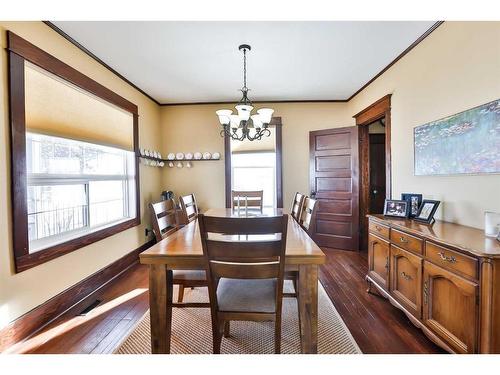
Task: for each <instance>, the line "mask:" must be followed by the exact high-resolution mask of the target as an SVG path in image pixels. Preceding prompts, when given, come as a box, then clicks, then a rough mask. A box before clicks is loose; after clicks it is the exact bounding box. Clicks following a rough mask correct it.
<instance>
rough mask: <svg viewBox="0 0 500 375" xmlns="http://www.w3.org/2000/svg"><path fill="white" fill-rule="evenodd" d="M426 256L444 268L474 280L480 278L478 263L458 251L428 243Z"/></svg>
mask: <svg viewBox="0 0 500 375" xmlns="http://www.w3.org/2000/svg"><path fill="white" fill-rule="evenodd" d="M425 255H426V256H427V258H429V259H430V260H432V261H433V262H434V263H436V264H439V265H440V266H442V267H444V268H448V269H451V270H454V271H458V272H460V273H462V274H464V275H466V276H469V277H472V278H473V279H477V278H478V261H477V259H476V258H472V257H469V256H467V255H464V254H461V253H459V252H457V251H454V250H451V249H448V248H446V247H443V246H439V245H436V244H435V243H432V242H429V241H427V242H426V243H425Z"/></svg>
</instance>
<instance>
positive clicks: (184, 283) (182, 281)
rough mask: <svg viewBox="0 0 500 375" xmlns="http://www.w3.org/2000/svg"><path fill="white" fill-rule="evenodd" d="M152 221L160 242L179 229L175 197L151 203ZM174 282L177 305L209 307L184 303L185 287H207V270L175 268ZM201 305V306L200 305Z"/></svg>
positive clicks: (157, 239) (173, 273)
mask: <svg viewBox="0 0 500 375" xmlns="http://www.w3.org/2000/svg"><path fill="white" fill-rule="evenodd" d="M149 208H150V210H151V219H152V220H151V223H152V225H153V233H154V235H155V239H156V242H160V241H161V240H163V239H164V238H166V237H168V236H169V235H170V234H172V233H173V232H175V231H176V230H178V229H179V225H178V224H177V216H176V213H177V208H176V206H175V202H174V200H173V199H167V200H164V201H161V202H157V203H150V204H149ZM172 283H173V284H174V285H178V286H179V294H178V296H177V303H176V304H173V306H175V307H208V306H209V305H208V304H205V306H201V305H200V304H198V303H197V304H196V306H195V305H193V304H191V303H183V299H184V288H194V287H206V286H207V285H208V284H207V277H206V273H205V271H198V270H173V271H172ZM199 305H200V306H199Z"/></svg>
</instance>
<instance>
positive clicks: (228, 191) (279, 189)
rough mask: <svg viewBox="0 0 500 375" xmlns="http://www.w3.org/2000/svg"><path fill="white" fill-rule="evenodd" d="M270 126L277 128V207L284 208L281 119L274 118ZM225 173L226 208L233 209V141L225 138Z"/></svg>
mask: <svg viewBox="0 0 500 375" xmlns="http://www.w3.org/2000/svg"><path fill="white" fill-rule="evenodd" d="M269 125H270V126H274V127H275V128H276V206H277V207H278V208H283V165H282V163H283V141H282V122H281V117H273V118H272V119H271V122H270V123H269ZM224 171H225V193H226V208H231V207H232V203H231V181H232V176H231V139H230V138H229V137H227V136H225V137H224Z"/></svg>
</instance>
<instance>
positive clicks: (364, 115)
mask: <svg viewBox="0 0 500 375" xmlns="http://www.w3.org/2000/svg"><path fill="white" fill-rule="evenodd" d="M391 95H392V94H388V95H386V96H384V97H382V98H380V99H379V100H377V101H376V102H375V103H373V104H371V105H369V106H368V107H366V108H365V109H363V110H362V111H361V112H358V113H357V114H355V115H354V116H353V117H354V118H355V119H356V125H357V126H358V127H359V129H358V134H359V172H360V173H359V179H360V180H359V220H360V227H359V228H360V244H361V247H360V248H361V249H364V248H366V246H367V245H368V219H367V217H366V215H367V214H368V211H369V200H370V156H369V152H370V137H369V130H368V125H370V124H372V123H373V122H374V121H377V120H380V119H382V118H385V196H386V199H391V196H392V178H391V170H392V165H391Z"/></svg>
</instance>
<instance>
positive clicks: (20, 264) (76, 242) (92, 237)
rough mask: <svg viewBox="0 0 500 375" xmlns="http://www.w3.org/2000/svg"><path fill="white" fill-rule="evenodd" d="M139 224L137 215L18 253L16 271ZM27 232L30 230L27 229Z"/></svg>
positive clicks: (21, 270) (24, 269) (34, 265)
mask: <svg viewBox="0 0 500 375" xmlns="http://www.w3.org/2000/svg"><path fill="white" fill-rule="evenodd" d="M139 224H140V219H139V218H138V217H137V218H134V219H130V220H127V221H124V222H122V223H119V224H116V225H113V226H111V227H108V228H104V229H101V230H98V231H96V232H92V233H89V234H86V235H84V236H81V237H77V238H74V239H72V240H69V241H66V242H63V243H61V244H57V245H54V246H52V247H49V248H47V249H43V250H40V251H37V252H34V253H27V254H23V255H21V256H17V255H16V261H15V264H16V272H17V273H18V272H23V271H26V270H27V269H30V268H33V267H36V266H38V265H39V264H42V263H45V262H48V261H49V260H52V259H55V258H58V257H60V256H61V255H65V254H68V253H71V252H72V251H75V250H77V249H80V248H82V247H84V246H88V245H90V244H92V243H94V242H97V241H100V240H102V239H104V238H106V237H109V236H112V235H113V234H116V233H119V232H122V231H124V230H126V229H129V228H132V227H135V226H137V225H139ZM26 233H28V232H27V231H26Z"/></svg>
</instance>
